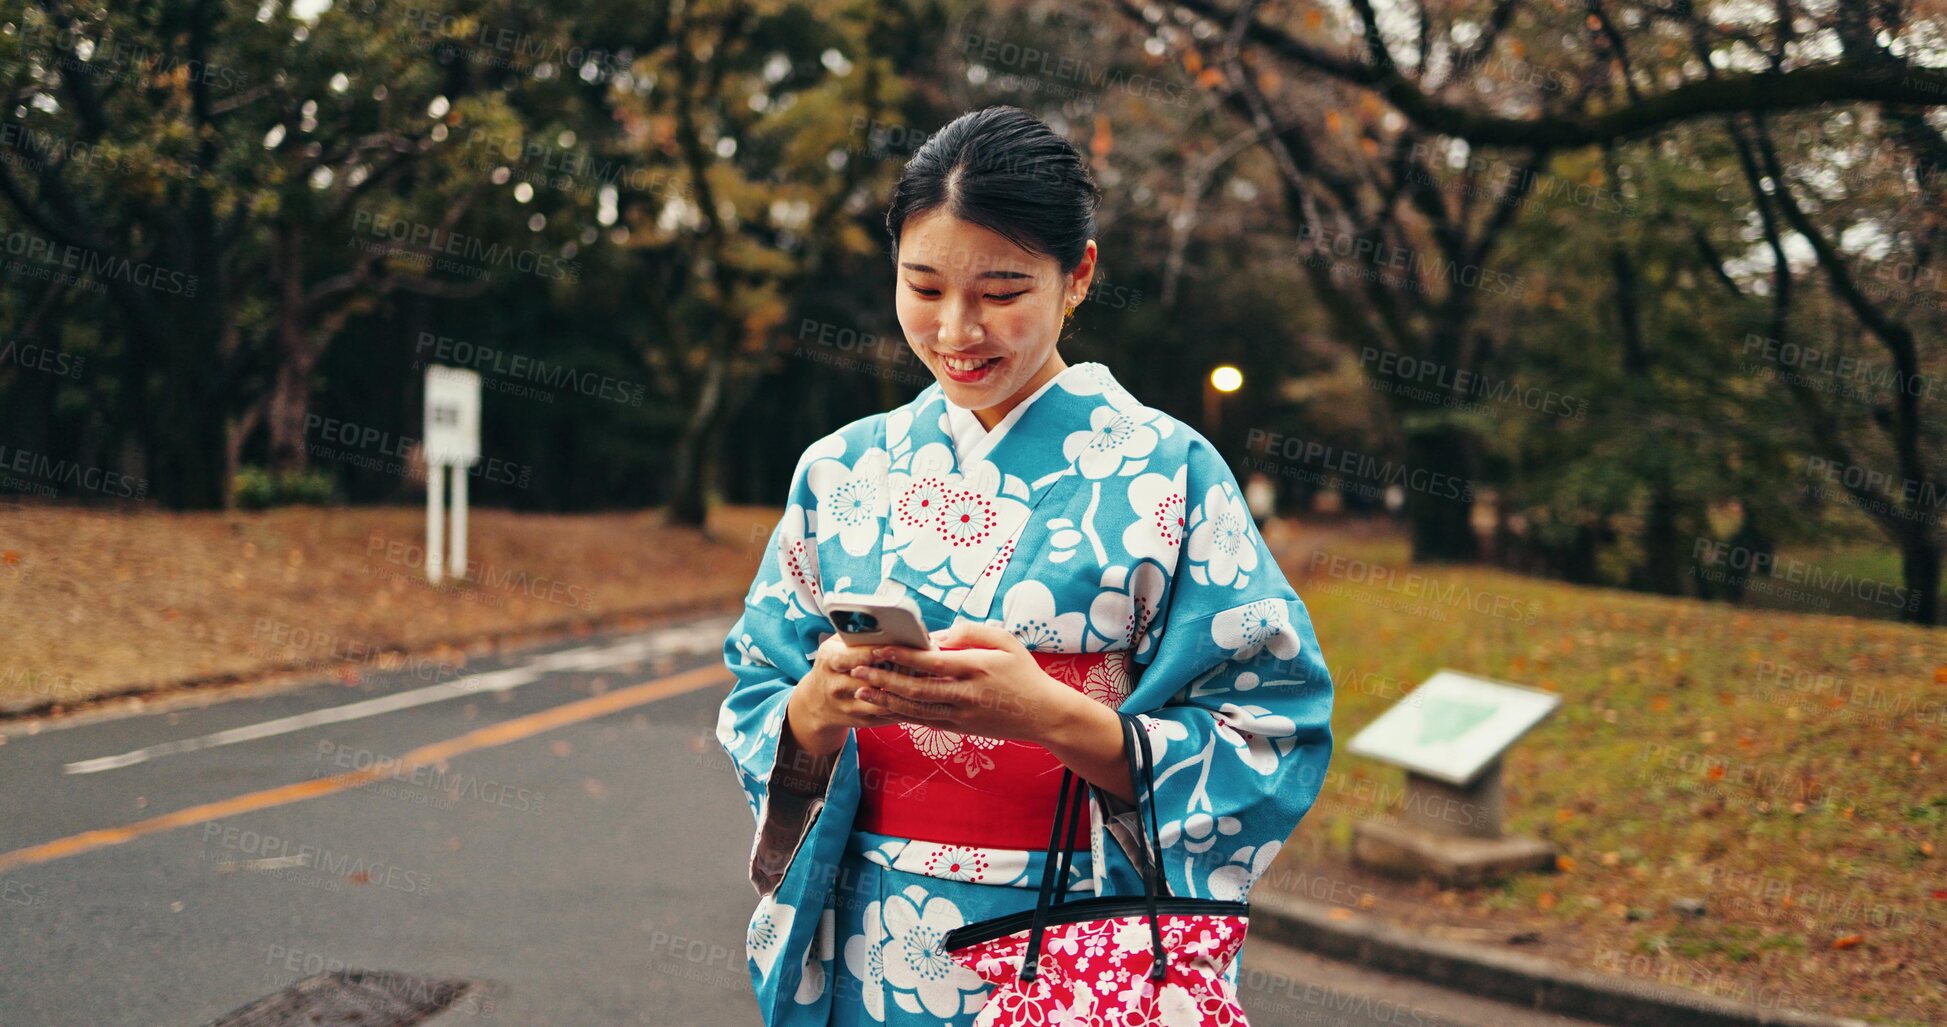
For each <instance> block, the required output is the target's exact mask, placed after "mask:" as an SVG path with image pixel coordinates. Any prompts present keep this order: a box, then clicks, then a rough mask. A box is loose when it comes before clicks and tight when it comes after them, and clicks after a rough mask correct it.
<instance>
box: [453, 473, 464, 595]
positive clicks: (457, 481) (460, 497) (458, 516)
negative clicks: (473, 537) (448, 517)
mask: <svg viewBox="0 0 1947 1027" xmlns="http://www.w3.org/2000/svg"><path fill="white" fill-rule="evenodd" d="M453 576H454V577H455V578H464V577H466V468H465V467H464V466H462V465H460V464H454V465H453Z"/></svg>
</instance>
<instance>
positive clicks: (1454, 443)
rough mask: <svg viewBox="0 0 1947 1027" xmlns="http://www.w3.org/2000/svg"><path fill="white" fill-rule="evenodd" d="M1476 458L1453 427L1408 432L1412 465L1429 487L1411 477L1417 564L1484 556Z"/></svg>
mask: <svg viewBox="0 0 1947 1027" xmlns="http://www.w3.org/2000/svg"><path fill="white" fill-rule="evenodd" d="M1470 457H1471V453H1470V451H1469V448H1468V445H1467V443H1466V442H1465V441H1464V440H1463V439H1462V438H1461V437H1460V436H1459V435H1457V434H1455V433H1454V432H1452V431H1451V430H1443V431H1437V432H1422V433H1415V434H1410V435H1408V436H1407V439H1406V462H1407V467H1408V468H1409V470H1410V471H1411V473H1412V475H1413V476H1414V477H1417V478H1418V479H1419V480H1420V484H1421V485H1423V486H1424V487H1413V483H1412V482H1410V481H1409V483H1408V488H1407V490H1406V516H1407V520H1409V521H1410V522H1411V523H1412V525H1413V561H1414V562H1415V563H1420V562H1449V563H1463V562H1469V561H1472V560H1475V559H1477V558H1479V556H1480V540H1479V539H1478V538H1476V537H1475V535H1474V524H1473V517H1474V492H1473V487H1474V486H1473V475H1472V470H1473V461H1472V459H1470Z"/></svg>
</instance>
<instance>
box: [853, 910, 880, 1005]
mask: <svg viewBox="0 0 1947 1027" xmlns="http://www.w3.org/2000/svg"><path fill="white" fill-rule="evenodd" d="M845 966H846V969H848V970H849V971H851V974H852V976H853V977H856V978H858V979H859V980H861V981H863V982H865V987H864V988H862V989H860V990H862V991H863V992H865V1012H866V1015H868V1016H870V1017H872V1018H873V1019H874V1020H877V1021H879V1022H880V1023H885V1022H886V999H885V995H886V992H885V989H884V988H882V987H881V986H880V985H882V984H884V983H885V979H886V929H885V923H884V921H882V920H881V919H880V917H879V900H877V899H873V900H872V901H871V902H870V903H868V904H867V905H866V907H865V933H864V934H854V935H852V936H851V937H850V938H847V939H845Z"/></svg>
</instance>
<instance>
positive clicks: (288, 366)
mask: <svg viewBox="0 0 1947 1027" xmlns="http://www.w3.org/2000/svg"><path fill="white" fill-rule="evenodd" d="M303 246H304V235H303V233H302V232H301V231H300V230H298V229H295V228H289V229H286V230H284V231H281V232H279V233H278V238H277V265H278V267H277V284H278V297H277V298H278V304H277V347H276V353H277V373H276V375H275V377H274V378H273V379H272V383H271V392H270V402H269V405H268V407H267V408H266V410H265V414H264V428H265V430H266V431H267V432H268V433H269V435H270V469H271V470H272V471H273V472H275V473H278V474H295V473H299V472H302V471H304V470H305V469H306V468H308V467H309V466H310V463H311V461H310V452H309V448H308V447H307V446H306V445H305V444H304V429H305V419H306V418H307V417H308V416H309V415H310V413H311V372H312V370H313V369H315V368H316V366H317V363H318V349H319V347H316V346H313V345H312V342H311V337H310V333H309V332H308V331H306V326H305V310H304V251H303Z"/></svg>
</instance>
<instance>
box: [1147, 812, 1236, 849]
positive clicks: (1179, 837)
mask: <svg viewBox="0 0 1947 1027" xmlns="http://www.w3.org/2000/svg"><path fill="white" fill-rule="evenodd" d="M1243 829H1244V825H1243V824H1240V823H1238V821H1237V818H1236V817H1213V816H1211V815H1210V814H1208V813H1205V812H1202V811H1198V812H1196V813H1192V814H1190V815H1189V816H1187V817H1184V818H1183V819H1181V820H1172V821H1169V822H1168V823H1165V824H1163V825H1162V826H1161V827H1159V828H1158V829H1157V831H1156V837H1157V838H1158V839H1159V840H1161V841H1162V843H1163V848H1165V849H1168V848H1173V847H1175V846H1176V844H1177V843H1178V842H1179V841H1181V842H1182V844H1183V848H1184V850H1185V851H1188V852H1208V851H1210V848H1211V847H1212V846H1214V845H1216V844H1217V837H1218V836H1219V835H1234V834H1236V833H1237V832H1239V831H1241V830H1243Z"/></svg>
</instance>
